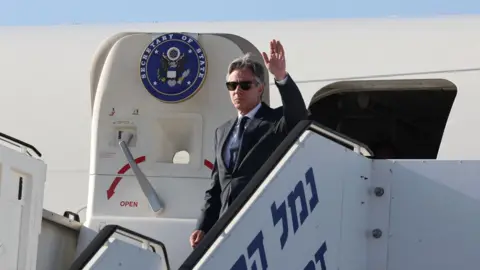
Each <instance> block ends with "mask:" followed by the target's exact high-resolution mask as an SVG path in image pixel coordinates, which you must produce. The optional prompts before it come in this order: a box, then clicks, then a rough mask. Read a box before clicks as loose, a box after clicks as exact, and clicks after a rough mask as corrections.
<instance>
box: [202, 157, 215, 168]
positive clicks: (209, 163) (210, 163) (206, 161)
mask: <svg viewBox="0 0 480 270" xmlns="http://www.w3.org/2000/svg"><path fill="white" fill-rule="evenodd" d="M203 165H205V166H207V168H209V169H210V170H213V164H212V162H210V161H209V160H208V159H205V161H204V162H203Z"/></svg>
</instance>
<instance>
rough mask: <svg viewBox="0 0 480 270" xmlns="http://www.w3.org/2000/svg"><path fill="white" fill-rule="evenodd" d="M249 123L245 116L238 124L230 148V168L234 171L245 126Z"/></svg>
mask: <svg viewBox="0 0 480 270" xmlns="http://www.w3.org/2000/svg"><path fill="white" fill-rule="evenodd" d="M247 121H248V117H246V116H244V117H242V119H240V123H239V124H238V128H237V133H236V134H233V136H234V137H233V142H232V145H231V146H230V163H229V164H228V167H229V168H230V169H232V168H233V167H234V166H235V163H236V162H237V158H238V152H239V151H240V146H241V144H242V138H243V132H244V131H245V125H246V123H247Z"/></svg>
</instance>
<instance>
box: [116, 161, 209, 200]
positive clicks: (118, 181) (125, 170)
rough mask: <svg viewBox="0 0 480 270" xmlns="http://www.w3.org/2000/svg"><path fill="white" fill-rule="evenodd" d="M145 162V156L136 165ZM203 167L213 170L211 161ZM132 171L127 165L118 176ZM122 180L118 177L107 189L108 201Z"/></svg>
mask: <svg viewBox="0 0 480 270" xmlns="http://www.w3.org/2000/svg"><path fill="white" fill-rule="evenodd" d="M144 161H145V156H141V157H138V158H137V159H135V163H137V164H139V163H142V162H144ZM203 165H205V166H206V167H207V168H209V169H210V170H213V164H212V162H210V161H209V160H207V159H205V161H204V162H203ZM129 169H130V164H128V163H127V164H125V165H124V166H123V167H122V168H121V169H120V170H118V172H117V174H125V173H126V172H127V171H128V170H129ZM120 180H122V176H117V177H115V179H113V182H112V184H111V185H110V187H109V188H108V189H107V200H110V198H112V196H113V194H115V189H116V188H117V186H118V184H119V183H120Z"/></svg>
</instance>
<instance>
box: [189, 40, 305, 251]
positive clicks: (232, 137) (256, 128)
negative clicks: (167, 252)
mask: <svg viewBox="0 0 480 270" xmlns="http://www.w3.org/2000/svg"><path fill="white" fill-rule="evenodd" d="M263 59H264V62H265V65H266V67H267V68H268V70H269V71H270V73H271V74H272V75H273V76H274V78H275V84H276V86H277V87H278V90H279V91H280V95H281V97H282V103H283V106H282V107H279V108H276V109H272V108H270V107H269V106H268V105H267V104H265V103H263V102H261V97H262V93H263V89H264V79H265V71H264V68H263V66H262V65H261V64H260V63H257V62H255V61H254V60H252V59H251V58H250V55H249V54H247V55H245V56H243V57H241V58H238V59H235V60H234V61H233V62H232V63H231V64H230V65H229V67H228V73H227V83H226V85H227V89H228V90H229V93H230V98H231V101H232V103H233V106H234V107H235V108H236V109H237V111H238V116H237V117H236V118H234V119H231V120H230V121H227V122H226V123H225V124H223V125H221V126H220V127H218V128H217V130H216V131H215V144H214V145H215V163H214V168H213V171H212V180H213V181H212V184H211V187H210V189H208V190H207V191H206V193H205V205H204V207H203V209H202V214H201V216H200V218H199V220H198V223H197V227H196V230H195V231H194V232H193V233H192V235H191V236H190V244H191V246H192V247H196V246H197V245H198V243H199V242H200V240H201V239H202V238H203V237H204V235H205V234H206V233H207V232H208V231H209V230H210V228H212V227H213V225H214V224H215V222H216V221H217V220H218V218H219V217H220V216H221V215H222V214H223V213H224V212H225V211H226V210H227V209H228V206H229V205H231V204H232V202H233V200H234V199H235V198H236V197H237V196H238V195H239V194H240V192H241V191H242V190H243V188H244V187H245V186H246V185H247V184H248V182H249V181H250V179H251V178H252V177H253V175H254V174H255V173H256V172H257V170H258V169H259V168H260V167H261V166H262V164H263V163H265V161H266V160H267V159H268V157H269V156H270V155H271V154H272V152H273V151H274V150H275V149H276V148H277V147H278V145H279V144H280V143H281V142H282V140H283V139H284V138H285V137H286V136H287V134H288V132H289V131H290V130H292V129H293V127H295V125H296V124H297V123H298V122H299V121H301V120H305V119H307V117H308V113H307V108H306V106H305V102H304V100H303V98H302V95H301V93H300V90H299V89H298V87H297V85H296V84H295V82H294V81H293V80H292V78H291V77H290V75H289V74H288V73H287V71H286V65H285V52H284V49H283V46H282V44H281V43H280V42H279V41H276V40H272V41H271V42H270V56H268V55H267V54H266V53H263Z"/></svg>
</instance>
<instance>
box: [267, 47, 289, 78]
mask: <svg viewBox="0 0 480 270" xmlns="http://www.w3.org/2000/svg"><path fill="white" fill-rule="evenodd" d="M262 55H263V61H264V62H265V66H266V67H267V69H268V71H270V73H272V75H273V76H274V77H275V80H277V81H281V80H283V79H285V77H286V76H287V69H286V64H285V50H284V49H283V46H282V44H281V43H280V41H277V40H275V39H274V40H272V41H270V55H267V54H266V53H265V52H263V53H262Z"/></svg>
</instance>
